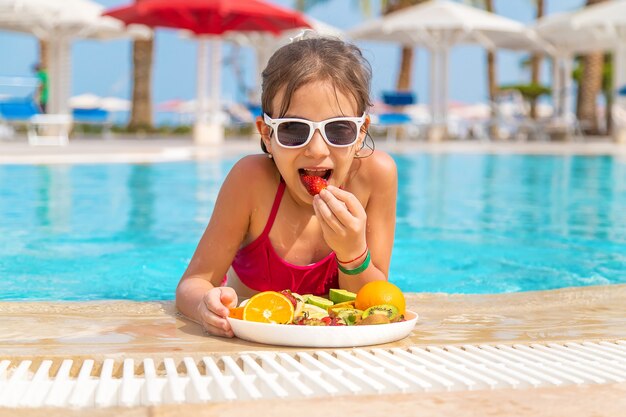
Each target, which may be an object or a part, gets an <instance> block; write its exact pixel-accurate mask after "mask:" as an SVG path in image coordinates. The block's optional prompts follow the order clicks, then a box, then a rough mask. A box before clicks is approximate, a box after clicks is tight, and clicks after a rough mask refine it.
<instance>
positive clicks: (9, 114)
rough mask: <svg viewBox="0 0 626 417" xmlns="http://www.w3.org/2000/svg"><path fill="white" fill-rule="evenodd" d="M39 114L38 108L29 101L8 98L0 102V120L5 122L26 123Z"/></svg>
mask: <svg viewBox="0 0 626 417" xmlns="http://www.w3.org/2000/svg"><path fill="white" fill-rule="evenodd" d="M40 113H41V110H40V109H39V106H38V105H37V104H36V103H35V102H34V101H33V100H31V99H24V98H10V99H5V100H0V118H1V119H2V120H5V121H7V122H11V123H19V122H24V123H27V122H28V121H29V120H30V118H31V117H33V116H34V115H36V114H40Z"/></svg>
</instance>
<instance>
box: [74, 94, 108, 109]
mask: <svg viewBox="0 0 626 417" xmlns="http://www.w3.org/2000/svg"><path fill="white" fill-rule="evenodd" d="M69 105H70V107H71V108H72V109H98V108H100V107H101V105H102V98H101V97H100V96H97V95H95V94H90V93H87V94H80V95H78V96H73V97H70V99H69Z"/></svg>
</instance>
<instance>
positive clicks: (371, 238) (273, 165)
mask: <svg viewBox="0 0 626 417" xmlns="http://www.w3.org/2000/svg"><path fill="white" fill-rule="evenodd" d="M370 80H371V68H370V66H369V63H368V62H367V61H366V60H365V58H364V57H363V55H362V53H361V51H360V50H359V49H358V48H357V47H356V46H354V45H352V44H349V43H346V42H343V41H341V40H338V39H331V38H313V39H301V40H296V41H293V42H292V43H290V44H288V45H286V46H284V47H282V48H281V49H279V50H278V51H277V52H276V53H275V54H274V55H273V56H272V58H271V59H270V60H269V63H268V64H267V68H265V70H264V71H263V92H262V98H261V102H262V116H259V117H257V120H256V127H257V129H258V131H259V134H260V136H261V149H262V151H263V152H264V154H259V155H249V156H246V157H244V158H243V159H241V160H240V161H239V162H237V163H236V164H235V166H234V167H233V168H232V170H231V171H230V173H229V174H228V176H227V178H226V180H225V181H224V184H223V185H222V188H221V190H220V192H219V195H218V198H217V201H216V203H215V208H214V210H213V214H212V216H211V220H210V222H209V225H208V226H207V228H206V231H205V232H204V235H203V236H202V239H201V240H200V243H199V244H198V247H197V249H196V252H195V254H194V255H193V257H192V259H191V261H190V263H189V266H188V268H187V270H186V271H185V273H184V274H183V277H182V278H181V280H180V282H179V284H178V288H177V290H176V305H177V307H178V309H179V311H180V312H181V313H182V314H184V315H185V316H187V317H188V318H190V319H192V320H193V321H195V322H197V323H199V324H201V325H202V327H203V328H204V329H205V330H206V331H207V332H209V333H210V334H212V335H217V336H226V337H233V331H232V328H231V327H230V324H229V323H228V321H227V320H226V317H227V316H228V314H229V308H232V307H235V306H236V305H237V304H238V297H241V298H247V297H250V296H252V295H254V294H255V293H258V292H260V291H267V290H273V291H281V290H285V289H289V290H291V291H293V292H296V293H299V294H315V295H322V294H326V293H328V291H329V289H330V288H343V289H347V290H349V291H358V290H359V289H360V288H361V287H362V286H363V285H365V284H366V283H368V282H370V281H386V280H387V279H388V273H389V264H390V258H391V249H392V246H393V238H394V229H395V220H396V194H397V170H396V165H395V162H394V160H393V159H392V158H391V156H389V155H388V154H386V153H384V152H381V151H378V150H373V147H369V148H367V147H366V146H367V145H366V144H365V141H366V138H368V137H369V136H368V133H367V128H368V125H369V122H370V119H369V115H368V113H367V112H368V110H369V108H370V106H371V99H370ZM370 139H371V138H370Z"/></svg>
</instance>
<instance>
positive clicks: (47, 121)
mask: <svg viewBox="0 0 626 417" xmlns="http://www.w3.org/2000/svg"><path fill="white" fill-rule="evenodd" d="M71 127H72V116H70V115H68V114H36V115H34V116H33V117H31V118H30V121H29V123H28V143H29V144H30V145H33V146H40V145H52V146H64V145H67V144H68V143H69V133H70V129H71Z"/></svg>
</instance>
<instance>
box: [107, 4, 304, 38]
mask: <svg viewBox="0 0 626 417" xmlns="http://www.w3.org/2000/svg"><path fill="white" fill-rule="evenodd" d="M105 15H108V16H112V17H115V18H117V19H120V20H122V21H123V22H125V23H126V24H131V23H139V24H143V25H147V26H150V27H168V28H177V29H188V30H190V31H192V32H194V33H196V34H198V35H221V34H222V33H224V32H227V31H245V32H249V31H260V32H271V33H274V34H279V33H280V32H282V31H284V30H288V29H293V28H309V27H310V25H309V24H308V23H307V21H306V19H305V18H304V16H303V15H302V14H301V13H299V12H297V11H295V10H291V9H287V8H284V7H280V6H276V5H274V4H271V3H268V2H265V1H262V0H236V1H234V0H141V1H138V2H136V3H133V4H130V5H127V6H122V7H116V8H113V9H110V10H108V11H107V12H106V13H105Z"/></svg>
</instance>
